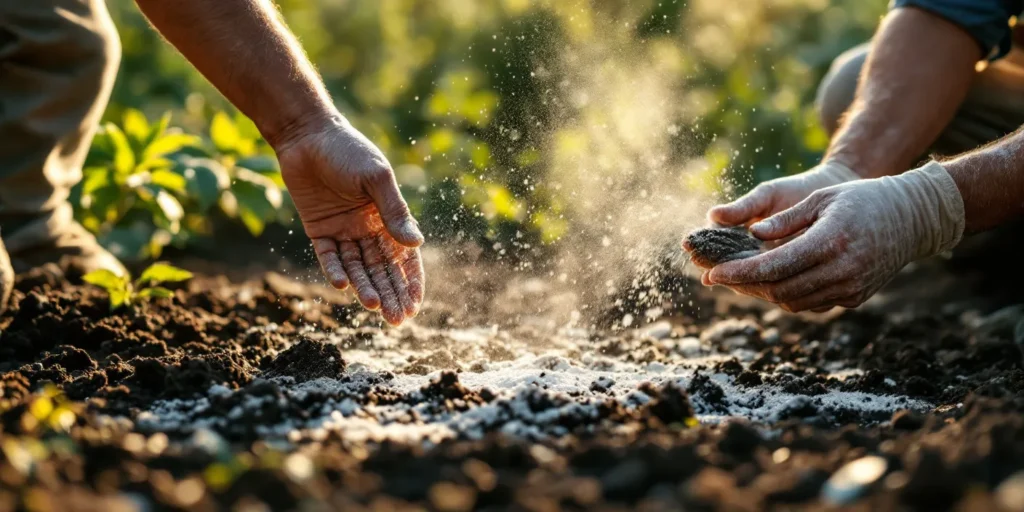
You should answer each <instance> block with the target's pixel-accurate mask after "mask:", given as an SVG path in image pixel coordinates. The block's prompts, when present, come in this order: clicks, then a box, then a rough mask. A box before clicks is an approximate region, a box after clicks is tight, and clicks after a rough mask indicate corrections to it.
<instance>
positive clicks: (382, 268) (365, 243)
mask: <svg viewBox="0 0 1024 512" xmlns="http://www.w3.org/2000/svg"><path fill="white" fill-rule="evenodd" d="M359 248H360V249H362V251H363V265H364V266H365V267H366V271H367V272H368V273H369V274H370V280H371V281H373V287H374V288H376V289H377V294H378V295H379V296H380V312H381V314H382V315H384V320H387V322H388V323H389V324H391V325H398V324H401V323H402V320H403V319H404V317H405V315H404V314H403V313H402V305H401V304H399V302H398V297H397V296H396V295H395V289H394V287H392V286H391V278H389V277H388V270H387V264H386V263H385V261H384V254H383V253H381V251H380V247H379V246H378V245H377V240H376V239H374V238H363V239H361V240H359Z"/></svg>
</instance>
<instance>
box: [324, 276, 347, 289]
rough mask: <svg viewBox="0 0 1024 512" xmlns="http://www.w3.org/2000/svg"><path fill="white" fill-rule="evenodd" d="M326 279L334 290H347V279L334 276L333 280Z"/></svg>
mask: <svg viewBox="0 0 1024 512" xmlns="http://www.w3.org/2000/svg"><path fill="white" fill-rule="evenodd" d="M328 279H330V280H331V286H333V287H334V288H335V289H336V290H344V289H346V288H348V285H349V281H348V278H347V277H344V276H335V277H333V278H332V277H328Z"/></svg>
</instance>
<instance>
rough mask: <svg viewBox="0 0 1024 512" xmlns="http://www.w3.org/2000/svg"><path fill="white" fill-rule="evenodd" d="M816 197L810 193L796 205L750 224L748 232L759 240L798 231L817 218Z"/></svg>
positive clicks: (793, 233)
mask: <svg viewBox="0 0 1024 512" xmlns="http://www.w3.org/2000/svg"><path fill="white" fill-rule="evenodd" d="M818 203H819V200H818V198H817V197H815V196H814V195H812V196H811V197H808V198H807V199H804V200H803V201H800V202H799V203H797V205H796V206H794V207H792V208H789V209H787V210H783V211H781V212H779V213H776V214H775V215H772V216H771V217H768V218H767V219H764V220H762V221H760V222H756V223H754V224H753V225H752V226H750V232H751V234H753V235H754V236H756V237H758V238H760V239H761V240H778V239H780V238H786V237H787V236H792V235H795V234H797V233H799V232H800V230H802V229H804V228H806V227H808V226H810V225H811V224H813V223H814V221H815V220H817V218H818Z"/></svg>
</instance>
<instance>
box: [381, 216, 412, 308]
mask: <svg viewBox="0 0 1024 512" xmlns="http://www.w3.org/2000/svg"><path fill="white" fill-rule="evenodd" d="M377 245H378V246H379V247H380V249H381V252H383V253H384V263H385V266H386V267H387V271H388V277H390V278H391V286H392V287H393V288H394V289H395V296H396V297H398V303H399V304H400V305H401V306H402V311H403V313H404V314H405V316H407V317H412V316H414V315H415V314H416V304H415V303H414V302H413V300H412V297H410V296H409V282H408V280H407V279H406V277H405V270H404V269H402V260H403V259H404V258H405V254H404V253H405V251H406V248H405V247H402V246H401V245H398V242H395V241H394V240H393V239H392V238H391V237H389V236H387V235H383V236H379V237H377Z"/></svg>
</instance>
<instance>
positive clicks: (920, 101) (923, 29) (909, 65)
mask: <svg viewBox="0 0 1024 512" xmlns="http://www.w3.org/2000/svg"><path fill="white" fill-rule="evenodd" d="M981 57H982V55H981V50H980V49H979V47H978V44H977V43H976V42H975V40H974V39H973V38H972V37H971V36H970V35H969V34H967V32H965V31H963V30H962V29H961V28H959V27H957V26H956V25H954V24H952V23H950V22H948V21H946V20H944V19H942V18H941V17H939V16H936V15H934V14H931V13H928V12H926V11H922V10H919V9H915V8H903V9H896V10H894V11H892V12H891V13H890V14H889V15H888V16H886V18H885V20H884V21H883V22H882V26H881V27H880V28H879V30H878V33H877V35H876V36H875V39H874V42H873V44H872V50H871V54H870V55H869V56H868V61H867V63H866V65H865V67H864V71H863V72H862V75H861V84H860V86H859V87H858V89H857V97H856V99H855V100H854V103H853V105H852V106H851V107H850V110H849V111H848V112H847V115H846V119H845V121H844V122H843V124H842V126H841V128H840V129H839V131H838V132H837V133H836V135H835V137H833V139H832V145H831V147H830V148H829V151H828V155H827V156H826V160H828V159H834V160H836V161H838V162H839V163H842V164H844V165H846V166H847V167H849V168H850V169H853V170H854V171H855V172H857V173H858V174H860V175H861V176H862V177H864V178H875V177H878V176H885V175H892V174H899V173H901V172H903V171H905V170H907V169H909V168H911V167H912V166H913V164H914V163H915V160H916V159H918V158H920V157H921V156H922V155H924V154H925V152H926V151H927V150H928V147H929V146H930V145H931V144H932V143H933V142H935V139H936V138H938V136H939V134H940V133H941V132H942V130H943V129H944V128H945V127H946V126H947V125H948V124H949V122H950V121H951V120H952V119H953V116H954V114H955V113H956V111H957V108H959V106H960V104H961V103H962V102H963V100H964V98H965V97H966V96H967V92H968V90H969V89H970V86H971V83H972V81H973V79H974V77H975V75H976V72H975V64H976V63H977V61H978V60H980V59H981Z"/></svg>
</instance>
